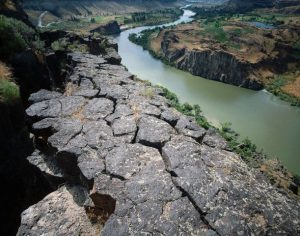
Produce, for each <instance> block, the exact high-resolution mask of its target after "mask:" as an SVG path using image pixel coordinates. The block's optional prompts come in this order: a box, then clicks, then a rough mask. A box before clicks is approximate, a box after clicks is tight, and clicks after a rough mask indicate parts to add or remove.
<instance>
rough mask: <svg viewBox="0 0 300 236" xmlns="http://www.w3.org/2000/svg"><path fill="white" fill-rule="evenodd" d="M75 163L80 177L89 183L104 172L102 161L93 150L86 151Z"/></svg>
mask: <svg viewBox="0 0 300 236" xmlns="http://www.w3.org/2000/svg"><path fill="white" fill-rule="evenodd" d="M77 162H78V167H79V169H80V171H81V173H82V175H83V176H84V177H85V178H86V179H87V180H89V181H90V180H93V179H94V178H95V177H96V175H97V174H98V173H101V172H102V171H104V170H105V164H104V160H103V159H101V158H100V157H99V156H98V154H97V152H96V151H95V150H93V149H86V150H85V151H84V153H83V154H82V155H80V156H79V158H78V160H77Z"/></svg>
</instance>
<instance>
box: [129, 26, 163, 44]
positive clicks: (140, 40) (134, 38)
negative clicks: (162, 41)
mask: <svg viewBox="0 0 300 236" xmlns="http://www.w3.org/2000/svg"><path fill="white" fill-rule="evenodd" d="M159 30H160V29H159V28H154V29H147V30H143V31H142V32H140V34H139V35H137V34H134V33H132V34H129V36H128V39H129V40H130V41H131V42H133V43H135V44H137V45H140V46H142V47H143V49H149V43H150V39H151V35H153V33H158V32H159Z"/></svg>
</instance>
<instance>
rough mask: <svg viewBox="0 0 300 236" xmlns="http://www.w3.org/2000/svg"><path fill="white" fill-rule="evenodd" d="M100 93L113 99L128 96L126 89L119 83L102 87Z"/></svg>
mask: <svg viewBox="0 0 300 236" xmlns="http://www.w3.org/2000/svg"><path fill="white" fill-rule="evenodd" d="M100 94H101V95H104V96H106V97H107V98H110V99H113V100H118V99H126V98H127V97H128V91H127V90H126V89H125V88H123V87H122V86H120V85H110V86H106V87H102V88H101V92H100Z"/></svg>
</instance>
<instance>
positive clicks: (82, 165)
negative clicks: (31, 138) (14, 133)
mask: <svg viewBox="0 0 300 236" xmlns="http://www.w3.org/2000/svg"><path fill="white" fill-rule="evenodd" d="M106 51H107V52H109V51H110V50H106ZM112 57H115V55H112ZM109 58H111V55H110V53H107V54H106V55H105V56H104V55H99V56H94V55H90V54H82V53H71V54H69V55H68V61H69V66H70V74H69V77H68V78H67V82H68V83H67V86H66V89H65V91H63V93H60V92H52V91H47V90H41V91H39V92H37V93H34V94H32V95H31V97H30V99H29V100H30V102H31V103H32V105H31V106H30V107H29V108H28V109H27V110H26V113H27V116H28V119H29V120H30V122H31V131H32V132H33V133H34V134H35V140H36V147H37V149H36V150H35V152H34V153H33V154H32V155H31V156H29V157H28V161H29V162H30V163H32V165H34V166H36V167H37V168H39V169H40V171H41V173H43V174H44V176H46V177H47V179H48V180H49V181H50V182H51V183H52V184H53V185H55V184H56V186H58V184H57V183H58V182H60V183H62V182H63V183H65V184H64V186H61V187H60V188H58V189H57V190H56V191H54V192H53V193H51V194H49V195H48V196H46V197H45V198H44V199H43V200H41V201H40V202H38V203H37V204H35V205H33V206H31V207H30V208H28V209H27V210H25V211H24V212H23V213H22V222H21V226H20V228H19V231H18V235H41V234H43V235H53V234H57V235H70V234H74V233H76V234H77V233H78V234H81V235H99V234H100V232H101V235H138V234H141V233H145V234H157V235H235V234H236V233H237V232H238V233H239V234H241V235H246V234H254V235H261V234H270V235H276V234H279V233H280V234H286V235H297V234H299V233H300V232H299V223H300V222H299V212H300V203H299V201H296V200H293V199H291V198H289V197H288V196H287V195H285V194H283V193H280V192H279V191H278V190H277V189H276V188H274V187H272V186H271V185H270V184H269V183H268V182H267V181H266V180H265V179H264V178H263V177H262V175H260V174H259V173H258V172H256V171H255V170H253V169H250V168H249V167H248V166H247V165H246V164H245V163H244V162H243V161H242V160H241V158H240V157H239V156H238V155H236V154H234V153H232V152H230V151H228V148H227V143H226V141H225V140H224V139H223V138H222V137H220V136H219V135H218V134H217V133H216V132H215V131H214V130H208V131H207V130H205V129H204V128H202V127H199V126H198V125H197V124H196V122H195V121H194V120H193V119H191V118H189V117H187V116H184V115H182V114H180V113H179V112H177V111H176V110H175V109H173V108H171V107H170V105H169V103H168V101H167V100H166V99H165V98H164V97H163V96H161V95H163V91H162V90H161V89H159V88H155V87H152V86H150V85H148V84H147V83H145V82H140V81H137V80H135V79H134V78H133V76H132V75H131V74H130V73H129V72H128V71H127V70H126V68H124V67H123V66H121V65H119V64H118V63H114V65H112V64H110V63H109ZM116 64H117V65H116Z"/></svg>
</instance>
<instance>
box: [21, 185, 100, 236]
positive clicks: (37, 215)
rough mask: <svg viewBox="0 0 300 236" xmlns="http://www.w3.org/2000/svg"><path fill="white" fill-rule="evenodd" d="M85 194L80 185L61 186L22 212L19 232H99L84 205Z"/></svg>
mask: <svg viewBox="0 0 300 236" xmlns="http://www.w3.org/2000/svg"><path fill="white" fill-rule="evenodd" d="M86 194H87V193H86V190H85V189H84V188H82V187H79V186H73V187H68V186H67V187H66V186H63V187H61V188H59V189H58V190H57V191H55V192H53V193H51V194H49V195H48V196H46V197H45V198H44V199H42V200H41V201H40V202H38V203H37V204H35V205H33V206H31V207H29V208H28V209H27V210H25V211H24V212H23V213H22V215H21V226H20V228H19V230H18V233H17V235H47V236H51V235H74V236H75V235H85V236H88V235H95V236H96V235H99V234H100V231H101V227H99V225H98V224H93V223H92V222H91V221H90V219H89V218H88V216H87V215H86V213H85V210H84V207H83V206H81V204H82V202H83V201H84V199H85V198H86Z"/></svg>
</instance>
